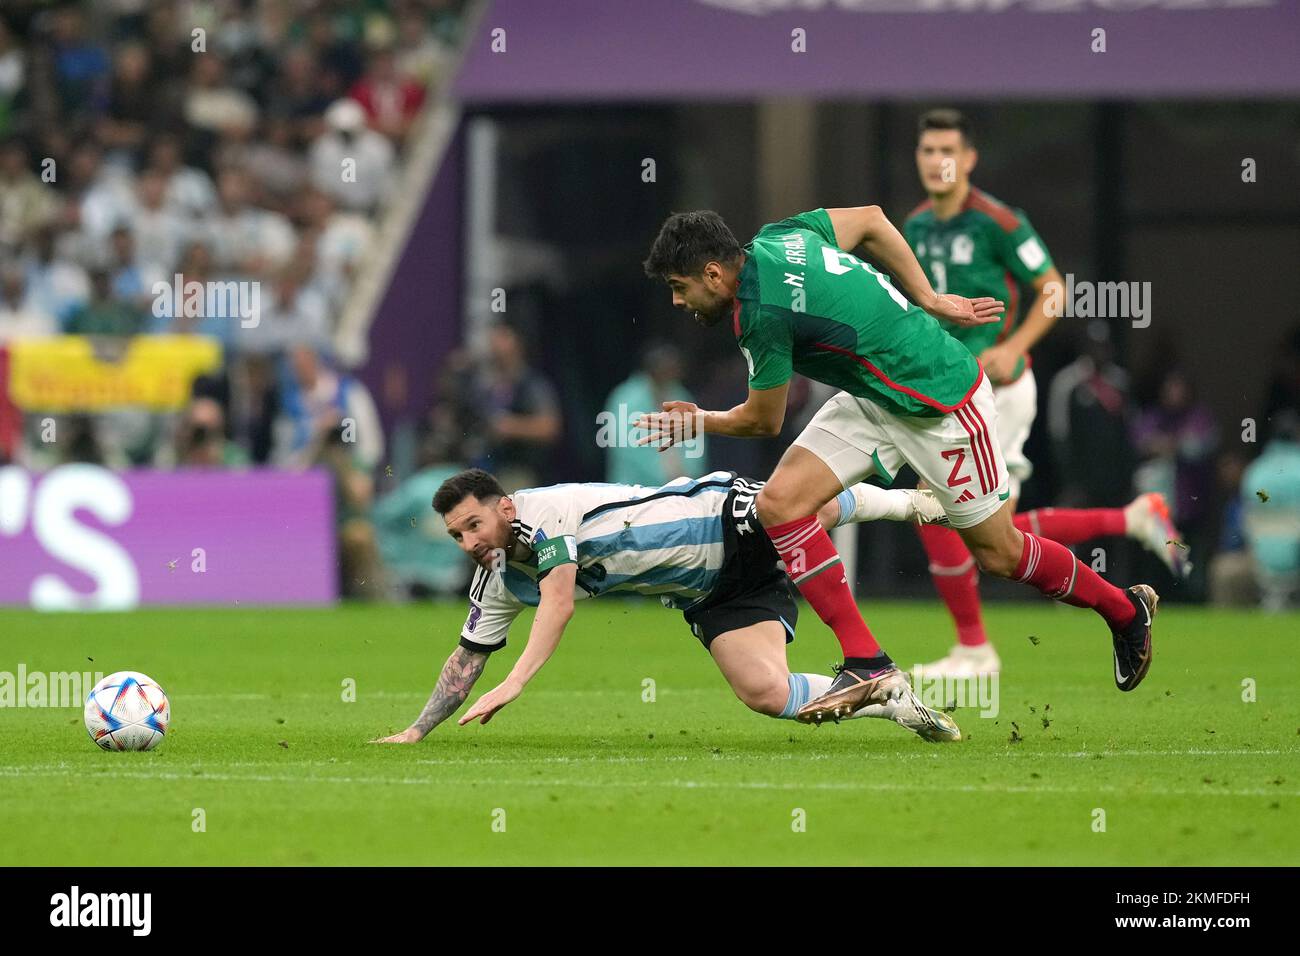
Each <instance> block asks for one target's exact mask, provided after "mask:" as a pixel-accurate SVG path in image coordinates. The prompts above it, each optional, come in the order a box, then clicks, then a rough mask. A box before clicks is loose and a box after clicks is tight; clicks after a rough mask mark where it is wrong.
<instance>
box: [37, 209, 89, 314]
mask: <svg viewBox="0 0 1300 956" xmlns="http://www.w3.org/2000/svg"><path fill="white" fill-rule="evenodd" d="M54 247H55V232H54V230H53V229H52V228H51V227H49V226H45V227H43V228H41V229H39V230H37V232H36V235H35V237H34V238H33V240H32V242H31V243H30V249H31V254H30V255H29V256H28V257H27V261H26V263H25V268H26V283H27V296H26V299H25V300H24V303H23V305H24V307H25V308H26V309H28V310H30V311H33V312H40V313H42V314H45V315H52V316H54V318H55V319H56V320H57V321H58V322H59V324H60V325H62V324H63V323H64V322H65V321H67V319H68V317H69V316H71V315H72V313H73V312H74V311H75V310H76V309H77V308H78V307H80V306H82V305H84V304H85V303H86V302H88V301H89V300H90V277H89V276H88V275H87V274H86V270H85V269H83V268H82V267H81V266H79V265H78V264H77V263H75V262H70V261H68V260H66V259H63V258H60V257H58V256H56V255H55V248H54Z"/></svg>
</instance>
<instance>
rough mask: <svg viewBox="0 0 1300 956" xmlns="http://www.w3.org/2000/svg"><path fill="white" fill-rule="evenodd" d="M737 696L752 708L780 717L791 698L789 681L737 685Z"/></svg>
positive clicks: (760, 712) (756, 711)
mask: <svg viewBox="0 0 1300 956" xmlns="http://www.w3.org/2000/svg"><path fill="white" fill-rule="evenodd" d="M734 690H735V691H736V696H737V697H738V698H739V699H740V702H741V703H742V704H744V705H745V706H746V707H748V708H749V709H750V710H752V711H754V712H755V713H758V714H765V715H766V716H768V717H779V716H780V715H781V712H782V711H784V710H785V705H786V702H787V701H788V700H789V699H790V684H789V681H781V680H776V679H773V680H770V681H764V682H762V683H755V684H747V685H744V686H740V687H735V688H734Z"/></svg>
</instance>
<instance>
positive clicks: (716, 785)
mask: <svg viewBox="0 0 1300 956" xmlns="http://www.w3.org/2000/svg"><path fill="white" fill-rule="evenodd" d="M9 769H10V768H2V767H0V776H18V774H14V773H10V772H9ZM24 775H25V776H41V777H61V776H62V777H70V776H78V777H85V776H87V775H86V774H84V773H82V772H79V771H75V770H64V771H52V770H49V771H36V772H32V771H27V772H26V773H25V774H24ZM93 777H95V778H96V779H103V778H106V777H108V778H115V779H123V780H188V781H190V782H193V783H213V782H216V783H293V784H304V783H305V784H320V783H331V784H343V785H347V786H357V785H364V784H372V785H374V784H379V785H383V786H394V785H396V786H420V787H443V788H445V787H448V786H466V785H476V786H493V787H562V788H563V787H568V788H577V789H587V790H626V789H632V790H649V789H670V790H779V791H790V792H803V791H807V790H830V791H845V792H861V791H873V792H899V793H918V792H920V793H949V794H951V793H1016V794H1022V793H1023V794H1032V793H1061V794H1098V793H1110V794H1119V795H1121V796H1124V797H1172V796H1194V797H1277V796H1284V797H1300V791H1298V790H1266V789H1264V788H1260V787H1257V788H1254V789H1250V790H1215V789H1206V790H1187V789H1169V788H1159V789H1141V790H1132V789H1128V788H1122V787H1114V786H1100V787H1050V786H1049V787H1043V786H1036V787H1029V786H1012V787H1003V786H988V785H977V784H960V785H955V786H925V785H911V784H899V783H890V782H887V781H870V782H863V783H835V782H815V783H773V782H769V781H739V782H737V781H712V780H652V781H630V780H629V781H594V780H555V779H551V780H447V779H445V778H442V777H313V776H304V777H285V776H272V775H270V774H243V775H237V774H216V773H205V774H202V775H199V776H196V775H193V774H182V773H166V772H156V771H153V772H151V771H146V772H141V773H127V772H123V771H109V772H105V773H97V774H93Z"/></svg>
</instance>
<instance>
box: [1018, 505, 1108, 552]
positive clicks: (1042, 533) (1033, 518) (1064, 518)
mask: <svg viewBox="0 0 1300 956" xmlns="http://www.w3.org/2000/svg"><path fill="white" fill-rule="evenodd" d="M1011 520H1012V523H1014V524H1015V526H1016V529H1017V530H1019V531H1024V532H1029V533H1030V534H1035V535H1038V537H1040V538H1050V539H1051V540H1053V541H1056V542H1058V543H1059V544H1078V543H1079V542H1080V541H1087V540H1089V539H1090V538H1105V537H1112V536H1113V537H1123V536H1124V533H1125V531H1126V530H1127V526H1126V524H1125V522H1124V509H1123V508H1037V509H1035V510H1034V511H1024V512H1021V513H1020V514H1017V515H1015V516H1013V517H1012V519H1011Z"/></svg>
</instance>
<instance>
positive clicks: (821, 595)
mask: <svg viewBox="0 0 1300 956" xmlns="http://www.w3.org/2000/svg"><path fill="white" fill-rule="evenodd" d="M765 530H766V531H767V536H768V537H769V538H771V539H772V544H773V545H774V546H775V547H776V551H777V554H779V555H780V556H781V560H782V561H784V562H785V566H786V571H787V573H788V574H789V575H790V577H791V578H792V579H794V578H797V577H798V576H799V575H801V574H804V573H805V572H807V571H809V570H811V569H812V568H815V567H817V566H818V565H820V564H823V563H824V562H826V561H829V560H832V559H837V558H838V557H839V552H837V551H836V550H835V545H833V544H832V543H831V538H830V535H828V534H827V533H826V530H825V529H824V528H822V526H821V524H820V523H819V522H818V521H817V516H816V515H809V516H808V517H806V518H798V519H796V520H794V521H788V522H786V523H785V524H780V525H776V526H774V527H771V528H767V529H765ZM779 541H793V542H798V543H797V544H793V545H791V546H789V547H782V546H781V545H779V544H778V543H777V542H779ZM795 587H797V588H798V589H799V593H800V594H802V595H803V597H804V600H806V601H807V602H808V603H809V604H810V605H811V606H812V609H813V610H814V611H816V612H817V616H818V617H820V618H821V619H822V620H823V621H824V622H825V623H826V626H827V627H829V628H830V629H831V630H832V631H834V632H835V637H836V639H837V640H838V641H839V642H840V647H841V648H843V650H844V656H845V657H875V656H876V655H878V654H879V653H880V645H879V644H877V643H876V639H875V637H873V636H872V634H871V630H870V628H868V627H867V622H866V621H864V620H863V619H862V612H860V611H859V610H858V604H857V602H856V601H854V600H853V591H852V589H851V588H850V587H849V582H848V580H847V579H846V578H845V577H844V571H843V568H842V567H832V568H829V569H827V570H826V571H825V572H823V573H821V574H817V575H814V576H813V577H811V578H808V579H807V580H806V581H804V582H803V583H801V584H799V583H796V584H795Z"/></svg>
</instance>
